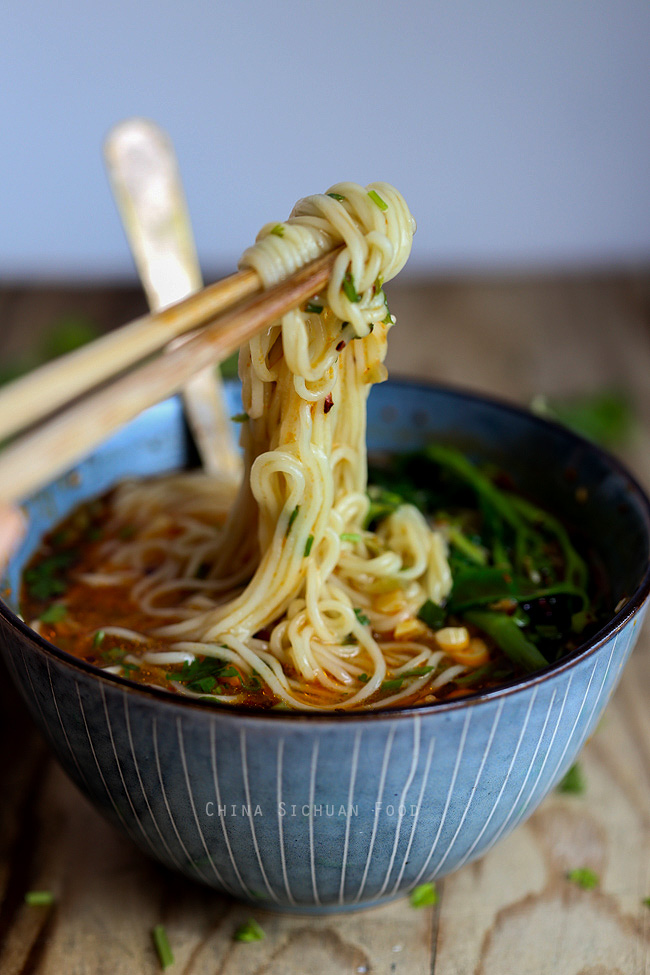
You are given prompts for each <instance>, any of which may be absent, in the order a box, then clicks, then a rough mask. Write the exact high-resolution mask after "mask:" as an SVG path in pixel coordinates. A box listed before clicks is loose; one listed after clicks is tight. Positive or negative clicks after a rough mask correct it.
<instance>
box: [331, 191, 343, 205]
mask: <svg viewBox="0 0 650 975" xmlns="http://www.w3.org/2000/svg"><path fill="white" fill-rule="evenodd" d="M327 195H328V196H331V197H332V199H333V200H338V201H339V203H341V202H342V201H343V200H344V199H345V197H344V196H341V194H340V193H328V194H327Z"/></svg>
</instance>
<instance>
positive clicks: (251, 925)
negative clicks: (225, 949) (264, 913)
mask: <svg viewBox="0 0 650 975" xmlns="http://www.w3.org/2000/svg"><path fill="white" fill-rule="evenodd" d="M265 937H266V935H265V934H264V930H263V929H262V927H261V926H260V925H259V924H258V923H257V921H256V920H255V918H252V917H251V918H249V919H248V921H245V922H244V924H240V925H239V927H238V928H237V930H236V931H235V933H234V935H233V939H234V940H235V941H245V942H251V941H263V940H264V938H265Z"/></svg>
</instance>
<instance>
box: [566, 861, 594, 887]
mask: <svg viewBox="0 0 650 975" xmlns="http://www.w3.org/2000/svg"><path fill="white" fill-rule="evenodd" d="M566 877H567V880H570V881H571V882H572V883H574V884H577V885H578V887H582V889H583V890H593V889H594V888H595V887H597V886H598V884H599V883H600V877H599V876H598V874H597V873H595V872H594V871H593V870H590V869H589V867H576V869H575V870H569V872H568V873H567V875H566Z"/></svg>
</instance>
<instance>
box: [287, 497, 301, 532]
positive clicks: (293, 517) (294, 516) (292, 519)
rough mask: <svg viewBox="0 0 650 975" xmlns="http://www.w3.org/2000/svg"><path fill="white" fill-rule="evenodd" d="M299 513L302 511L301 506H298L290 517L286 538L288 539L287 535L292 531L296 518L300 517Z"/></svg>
mask: <svg viewBox="0 0 650 975" xmlns="http://www.w3.org/2000/svg"><path fill="white" fill-rule="evenodd" d="M299 511H300V505H299V504H297V505H296V507H295V508H294V509H293V511H292V512H291V514H290V515H289V524H288V525H287V530H286V532H285V538H286V537H287V535H288V534H289V532H290V531H291V528H292V526H293V523H294V521H295V520H296V518H297V517H298V512H299Z"/></svg>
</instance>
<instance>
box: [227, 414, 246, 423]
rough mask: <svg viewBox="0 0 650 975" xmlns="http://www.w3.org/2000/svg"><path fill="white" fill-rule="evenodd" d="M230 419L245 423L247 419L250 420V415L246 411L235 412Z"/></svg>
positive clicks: (234, 421)
mask: <svg viewBox="0 0 650 975" xmlns="http://www.w3.org/2000/svg"><path fill="white" fill-rule="evenodd" d="M230 419H231V420H232V422H233V423H246V421H247V420H250V417H249V415H248V413H235V415H234V416H231V417H230Z"/></svg>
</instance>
